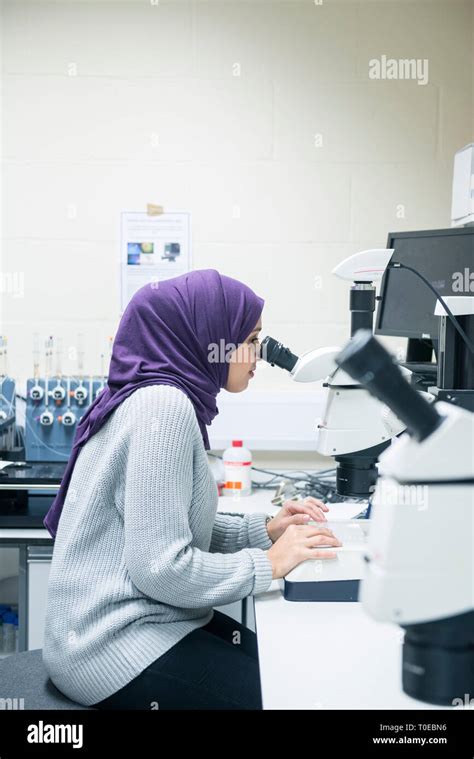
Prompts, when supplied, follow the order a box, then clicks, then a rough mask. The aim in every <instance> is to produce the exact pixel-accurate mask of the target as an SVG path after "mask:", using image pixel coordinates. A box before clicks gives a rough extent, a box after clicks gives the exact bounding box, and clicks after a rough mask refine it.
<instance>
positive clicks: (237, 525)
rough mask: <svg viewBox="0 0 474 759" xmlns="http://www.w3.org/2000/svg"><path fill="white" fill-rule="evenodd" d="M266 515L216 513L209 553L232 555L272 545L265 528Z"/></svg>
mask: <svg viewBox="0 0 474 759" xmlns="http://www.w3.org/2000/svg"><path fill="white" fill-rule="evenodd" d="M266 518H267V514H232V513H227V512H218V514H217V516H216V519H215V522H214V529H213V531H212V541H211V547H210V549H209V550H210V551H216V552H217V551H221V552H222V553H233V552H234V551H240V550H241V549H242V548H262V549H264V550H266V549H267V548H271V546H272V545H273V543H272V541H271V540H270V537H269V535H268V532H267V528H266V524H265V522H266Z"/></svg>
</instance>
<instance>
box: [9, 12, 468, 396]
mask: <svg viewBox="0 0 474 759" xmlns="http://www.w3.org/2000/svg"><path fill="white" fill-rule="evenodd" d="M2 16H3V18H2V21H3V24H2V26H3V47H4V50H3V73H2V85H3V139H2V147H3V171H2V187H3V193H4V197H3V206H2V208H3V219H2V220H3V229H2V253H3V264H2V266H3V269H2V270H3V271H12V270H19V271H24V273H25V292H24V297H23V298H13V297H9V296H8V295H5V297H4V298H3V326H2V331H3V332H4V333H5V334H7V335H8V337H9V340H10V356H11V367H12V369H13V371H14V373H16V374H17V375H19V376H21V377H25V376H27V375H28V374H29V373H30V372H31V347H30V346H31V338H32V333H33V332H34V331H35V330H38V331H40V332H41V333H42V334H44V335H46V333H52V334H55V335H62V337H63V343H64V346H65V348H66V349H67V348H68V347H69V346H71V345H75V342H76V334H77V332H78V331H82V332H84V333H85V336H86V346H87V356H88V366H90V368H91V369H92V370H94V371H97V370H98V369H99V353H100V351H101V350H102V349H103V345H104V341H105V339H106V337H107V336H108V335H110V334H113V331H114V329H115V326H116V324H117V319H118V316H119V297H118V294H119V290H118V252H119V214H120V212H121V211H122V210H124V209H127V210H142V209H144V207H145V204H146V203H147V202H149V201H152V202H156V203H162V204H163V205H164V206H165V208H166V207H168V208H170V209H172V208H176V209H186V210H188V209H189V210H190V211H191V212H192V214H193V247H194V265H195V267H209V266H212V267H216V268H219V269H220V270H221V271H222V272H223V273H226V274H229V275H231V276H236V277H240V278H242V279H243V280H244V281H246V282H248V283H249V284H250V285H251V286H253V287H254V288H255V289H256V290H257V291H258V292H259V293H261V294H262V295H263V297H265V298H266V300H267V306H266V309H265V312H264V332H267V333H270V334H274V335H275V336H276V337H279V338H280V339H282V340H284V341H286V342H287V344H288V345H289V346H290V347H292V348H293V349H294V350H295V351H296V352H298V351H303V350H307V349H309V348H311V347H313V346H315V345H320V344H334V343H335V344H338V343H342V342H344V340H345V338H346V336H347V325H348V320H347V306H346V303H347V288H346V286H345V285H343V284H342V283H339V282H336V281H333V280H332V279H331V276H330V270H331V268H332V267H333V266H334V265H335V263H337V262H338V261H339V260H340V259H341V258H344V257H346V256H348V255H350V254H351V253H353V252H356V251H357V250H360V249H363V248H366V247H375V246H384V245H385V242H386V237H387V233H388V232H389V231H393V230H402V229H416V228H419V229H421V228H435V227H443V226H449V223H450V219H449V211H450V195H451V178H452V162H453V155H454V152H455V151H456V150H457V149H458V148H460V147H461V146H462V145H464V144H466V143H467V142H469V141H471V140H472V138H473V126H472V120H473V101H472V55H473V51H472V45H473V42H472V3H471V2H457V1H456V0H442V1H441V2H438V1H437V0H432V1H430V2H426V1H421V2H407V1H404V2H400V1H398V2H390V1H389V0H378V2H357V1H356V0H352V1H351V2H338V1H337V0H323V3H322V5H316V4H315V3H314V2H312V0H301V1H300V0H293V1H292V2H276V1H273V0H266V1H265V2H258V0H252V1H251V2H243V1H240V2H237V1H235V0H234V1H232V0H225V1H223V0H221V1H220V2H217V1H216V0H215V1H214V2H204V1H201V0H195V1H194V2H193V1H192V0H189V1H184V0H183V1H181V0H160V2H159V4H158V5H157V6H155V5H153V4H152V3H150V2H149V1H148V0H143V1H140V0H135V2H132V1H130V2H113V0H108V1H107V2H104V1H100V2H80V1H79V0H75V1H72V0H62V1H61V2H49V1H48V2H46V1H44V2H43V0H35V1H34V2H33V0H29V1H28V0H4V2H3V3H2ZM383 54H385V55H387V56H388V57H395V58H397V59H398V58H421V59H424V58H427V59H428V61H429V83H428V84H427V85H426V86H420V85H418V84H417V82H416V81H387V80H385V81H372V80H369V78H368V61H369V60H370V59H371V58H374V57H380V56H381V55H383ZM236 64H237V65H239V66H240V76H234V75H233V74H235V72H236ZM71 67H76V68H75V69H74V68H71ZM71 71H72V73H74V72H75V74H76V75H74V76H71V75H70V73H71ZM156 134H158V135H159V147H153V139H152V138H153V135H156ZM316 134H321V135H322V140H323V144H322V147H315V135H316ZM70 205H73V206H74V207H75V208H76V210H77V216H76V218H74V219H70V218H68V207H69V206H70ZM235 206H238V207H239V208H240V218H238V219H236V218H233V209H234V207H235ZM400 208H401V209H402V213H401V218H400ZM319 285H320V287H319ZM66 368H70V369H71V370H73V369H74V364H72V363H71V364H69V365H68V364H66ZM252 387H253V388H254V389H256V390H264V389H265V388H266V387H269V388H270V389H272V390H281V389H286V388H288V380H287V378H286V377H285V376H284V375H283V374H282V373H280V372H278V371H277V370H275V371H271V370H270V371H260V373H259V374H258V375H257V377H256V379H255V381H254V383H253V384H252Z"/></svg>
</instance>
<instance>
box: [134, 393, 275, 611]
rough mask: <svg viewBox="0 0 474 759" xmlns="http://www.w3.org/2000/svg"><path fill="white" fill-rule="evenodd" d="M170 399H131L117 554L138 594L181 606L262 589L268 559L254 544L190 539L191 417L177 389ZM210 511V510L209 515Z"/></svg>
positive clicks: (268, 572) (269, 576)
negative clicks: (208, 545)
mask: <svg viewBox="0 0 474 759" xmlns="http://www.w3.org/2000/svg"><path fill="white" fill-rule="evenodd" d="M170 398H171V400H170V402H168V403H157V404H156V405H153V404H152V405H151V407H149V406H147V407H146V408H144V409H142V410H141V411H140V404H139V403H136V404H134V405H133V406H131V412H132V410H133V413H134V414H135V415H136V418H132V419H130V442H129V450H128V458H127V465H126V473H125V488H124V512H123V513H124V532H125V544H124V560H125V564H126V567H127V570H128V573H129V576H130V578H131V580H132V582H133V583H134V584H135V586H136V587H137V588H138V590H140V591H141V592H142V593H144V594H146V595H147V596H149V597H150V598H154V599H156V600H157V601H160V602H163V603H166V604H169V605H171V606H176V607H180V608H201V607H212V606H219V605H223V604H228V603H232V602H234V601H238V600H240V599H242V598H245V597H246V596H248V595H254V594H256V593H259V592H262V591H264V590H267V589H268V588H269V587H270V584H271V581H272V565H271V562H270V560H269V558H268V556H267V554H266V553H265V551H264V550H262V549H261V548H250V547H249V548H243V549H242V550H239V551H237V552H236V553H213V552H211V551H209V552H208V551H203V550H200V549H199V548H197V547H196V546H194V545H193V534H192V532H191V529H190V524H189V508H190V504H191V501H192V492H193V455H194V439H195V434H196V429H198V428H197V420H196V416H195V413H194V409H193V406H192V404H191V403H190V401H189V399H188V398H187V397H186V396H185V395H184V393H181V392H180V391H173V393H172V394H170ZM214 516H215V515H214Z"/></svg>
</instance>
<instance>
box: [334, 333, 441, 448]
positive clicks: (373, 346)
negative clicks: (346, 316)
mask: <svg viewBox="0 0 474 759" xmlns="http://www.w3.org/2000/svg"><path fill="white" fill-rule="evenodd" d="M335 361H336V364H337V365H338V366H340V367H341V369H343V370H344V371H345V372H347V374H349V375H350V376H351V377H353V378H354V379H355V380H357V381H358V382H359V383H360V384H361V385H362V386H363V387H366V388H367V390H369V391H370V392H371V393H372V395H374V396H375V397H376V398H378V399H379V401H381V402H382V403H384V404H385V405H387V406H388V407H389V408H391V409H392V411H393V412H394V413H395V414H396V416H398V418H399V419H401V420H402V422H404V423H405V424H406V426H407V430H408V431H409V432H410V434H412V435H414V436H415V437H416V438H417V440H419V441H420V442H421V441H422V440H424V439H425V438H427V437H428V436H429V435H431V433H432V432H434V430H435V429H436V428H437V427H439V425H440V424H441V422H442V419H443V417H442V416H441V415H440V414H439V413H438V412H437V411H436V409H435V408H434V406H433V405H432V404H430V403H428V401H426V400H425V399H424V398H423V397H422V396H421V395H420V394H419V393H417V391H416V390H414V389H413V388H412V387H411V385H409V384H408V382H407V381H406V379H405V377H404V376H403V374H402V372H401V370H400V367H399V366H398V364H397V363H396V360H395V359H394V358H393V356H392V355H391V354H390V353H389V352H388V351H387V350H385V348H384V347H383V345H382V344H381V343H380V342H379V341H378V340H376V338H375V337H374V336H373V334H372V332H370V330H365V329H361V330H358V331H357V332H356V334H355V335H354V337H353V338H352V339H351V340H350V341H349V342H348V343H347V345H346V346H345V347H344V348H343V349H342V351H341V352H340V353H339V354H338V355H337V356H336V358H335Z"/></svg>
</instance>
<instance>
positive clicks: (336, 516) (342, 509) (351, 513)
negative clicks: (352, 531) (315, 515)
mask: <svg viewBox="0 0 474 759" xmlns="http://www.w3.org/2000/svg"><path fill="white" fill-rule="evenodd" d="M327 506H328V509H329V511H326V512H325V517H326V519H327V520H328V522H339V521H345V520H346V519H353V518H354V517H356V516H357V515H358V514H360V513H361V512H362V511H365V509H366V508H367V503H366V502H364V503H361V502H360V501H359V503H355V502H354V501H341V502H340V503H328V504H327Z"/></svg>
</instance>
